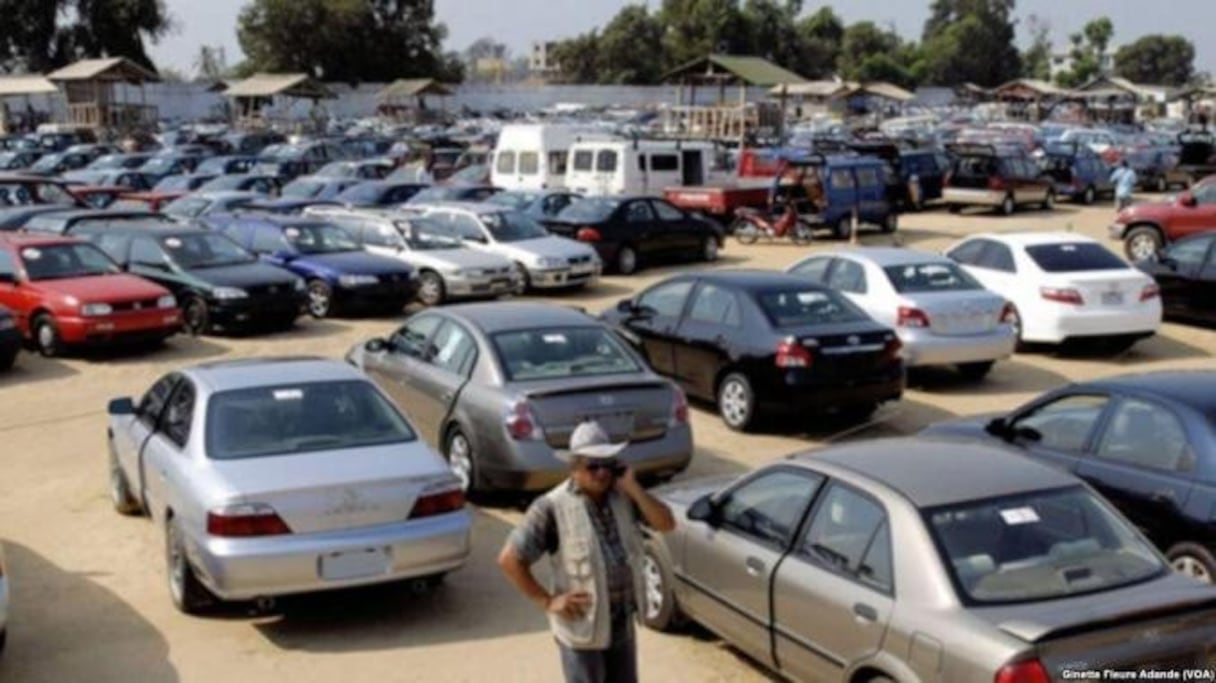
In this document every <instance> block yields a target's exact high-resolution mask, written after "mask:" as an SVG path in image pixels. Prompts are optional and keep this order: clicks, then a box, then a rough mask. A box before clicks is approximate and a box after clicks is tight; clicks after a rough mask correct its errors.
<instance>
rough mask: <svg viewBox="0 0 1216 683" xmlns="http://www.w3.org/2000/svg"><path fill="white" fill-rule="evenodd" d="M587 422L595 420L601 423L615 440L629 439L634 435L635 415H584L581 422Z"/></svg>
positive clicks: (627, 413)
mask: <svg viewBox="0 0 1216 683" xmlns="http://www.w3.org/2000/svg"><path fill="white" fill-rule="evenodd" d="M587 420H595V421H596V422H598V423H600V426H601V427H603V428H604V431H605V432H608V436H609V437H610V438H613V439H624V438H628V437H629V435H630V434H632V433H633V413H632V412H620V413H598V414H594V415H583V416H582V417H580V418H579V422H585V421H587Z"/></svg>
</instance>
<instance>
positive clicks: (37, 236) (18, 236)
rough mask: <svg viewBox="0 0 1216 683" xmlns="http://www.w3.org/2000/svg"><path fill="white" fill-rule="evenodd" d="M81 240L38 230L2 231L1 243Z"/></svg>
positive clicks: (45, 242) (72, 242) (20, 243)
mask: <svg viewBox="0 0 1216 683" xmlns="http://www.w3.org/2000/svg"><path fill="white" fill-rule="evenodd" d="M80 242H81V240H80V239H79V238H76V237H68V236H66V235H49V234H46V233H37V232H0V243H3V244H10V245H12V246H14V247H30V246H40V245H51V244H80Z"/></svg>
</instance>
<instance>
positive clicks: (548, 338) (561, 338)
mask: <svg viewBox="0 0 1216 683" xmlns="http://www.w3.org/2000/svg"><path fill="white" fill-rule="evenodd" d="M542 339H544V340H545V343H546V344H568V343H570V342H569V340H568V339H566V335H564V334H546V335H544V336H543V337H542Z"/></svg>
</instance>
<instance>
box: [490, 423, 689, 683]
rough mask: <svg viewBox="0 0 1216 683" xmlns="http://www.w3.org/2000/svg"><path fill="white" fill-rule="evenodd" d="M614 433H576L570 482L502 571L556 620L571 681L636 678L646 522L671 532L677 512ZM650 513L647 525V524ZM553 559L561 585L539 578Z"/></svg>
mask: <svg viewBox="0 0 1216 683" xmlns="http://www.w3.org/2000/svg"><path fill="white" fill-rule="evenodd" d="M628 445H629V444H628V443H612V441H611V439H609V437H608V434H607V433H606V432H605V431H604V428H603V427H602V426H601V425H600V424H599V423H598V422H595V421H587V422H583V423H582V424H580V425H579V426H578V427H577V428H575V430H574V433H573V434H572V435H571V436H570V448H569V455H568V458H567V459H568V460H569V461H570V466H571V467H570V478H569V479H567V480H566V481H564V482H562V483H561V484H558V485H557V486H556V487H555V488H554V489H553V490H552V491H550V492H549V493H547V494H545V495H543V496H541V497H540V498H537V499H536V500H535V501H533V503H532V505H531V506H530V507H529V508H528V512H527V514H526V515H525V516H524V519H523V521H522V522H520V523H519V526H517V527H516V528H515V530H514V531H513V532H512V533H511V535H510V537H508V538H507V542H506V544H505V545H504V546H503V549H502V552H501V553H499V555H498V564H499V566H500V567H502V570H503V572H505V573H506V575H507V577H508V578H509V579H510V580H511V582H512V583H513V584H515V587H516V588H518V589H519V591H520V592H521V593H523V594H524V595H525V596H526V597H527V598H529V599H530V600H532V601H533V602H535V603H536V604H537V605H539V606H540V607H541V608H543V609H544V610H545V612H546V613H547V614H548V615H549V627H550V629H551V630H552V631H553V636H554V638H555V639H556V640H557V645H558V650H559V651H560V653H561V662H562V671H563V672H564V673H565V676H566V680H567V681H570V682H571V683H609V682H612V683H628V682H631V681H636V680H637V677H638V674H637V649H636V647H635V641H634V632H633V615H634V612H635V610H636V609H637V605H638V601H640V600H641V599H643V598H644V592H643V586H642V577H641V574H640V571H639V569H640V567H641V566H642V534H641V531H640V530H639V528H638V522H639V521H643V522H645V523H646V524H647V525H648V526H649V527H651V528H652V529H654V530H656V531H664V532H665V531H671V530H672V529H673V528H675V519H674V518H673V517H672V515H671V508H669V507H667V505H666V504H664V503H663V502H661V501H659V500H658V499H657V498H655V497H654V496H652V495H650V494H649V493H647V492H646V489H644V488H642V486H641V484H639V483H638V481H637V479H635V478H634V475H633V470H632V469H631V468H630V467H629V466H628V465H626V464H624V463H623V462H621V460H619V459H618V457H617V456H618V455H619V454H620V453H621V451H623V450H625V447H626V446H628ZM639 516H640V520H639ZM542 555H548V556H549V559H550V562H551V564H552V568H553V586H552V587H551V590H547V589H546V588H545V587H544V586H542V585H541V584H540V582H538V581H537V580H536V577H535V576H533V575H532V565H533V564H535V563H536V562H537V560H539V559H540V558H541V556H542Z"/></svg>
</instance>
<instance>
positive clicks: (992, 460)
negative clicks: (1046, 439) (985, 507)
mask: <svg viewBox="0 0 1216 683" xmlns="http://www.w3.org/2000/svg"><path fill="white" fill-rule="evenodd" d="M790 461H791V462H794V463H799V464H803V465H806V466H810V467H814V464H815V463H816V462H826V463H829V464H831V465H833V466H835V467H838V468H840V469H843V470H847V471H849V472H852V473H854V474H856V475H859V476H861V477H863V478H865V479H869V480H871V481H874V482H877V483H880V484H883V485H885V486H887V487H889V488H891V489H893V490H895V491H897V492H898V493H900V494H901V495H903V496H904V497H905V498H907V499H908V500H909V501H911V502H912V504H913V505H915V506H916V507H918V508H930V507H936V506H938V505H949V504H952V503H962V502H966V501H973V500H983V499H989V498H999V497H1001V496H1009V495H1015V494H1018V493H1024V492H1028V491H1041V490H1044V489H1051V488H1060V487H1065V486H1075V485H1077V484H1078V483H1079V480H1077V479H1076V477H1074V476H1072V475H1071V474H1068V473H1067V472H1064V471H1062V470H1058V469H1056V468H1054V467H1052V466H1050V465H1045V464H1042V463H1039V462H1036V461H1034V460H1032V459H1030V458H1027V457H1026V456H1024V455H1022V454H1020V453H1018V452H1016V451H1013V450H1011V449H1009V448H1007V447H1005V446H1000V445H996V444H989V443H982V442H973V441H964V440H952V439H947V438H934V437H901V438H891V439H873V440H868V441H858V442H855V443H848V444H841V445H836V446H831V447H828V448H824V449H820V450H812V451H807V452H803V453H798V454H795V455H793V456H790ZM943 473H949V476H942V475H943ZM959 482H966V485H965V486H962V485H960V484H959Z"/></svg>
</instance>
